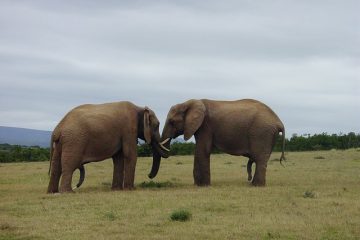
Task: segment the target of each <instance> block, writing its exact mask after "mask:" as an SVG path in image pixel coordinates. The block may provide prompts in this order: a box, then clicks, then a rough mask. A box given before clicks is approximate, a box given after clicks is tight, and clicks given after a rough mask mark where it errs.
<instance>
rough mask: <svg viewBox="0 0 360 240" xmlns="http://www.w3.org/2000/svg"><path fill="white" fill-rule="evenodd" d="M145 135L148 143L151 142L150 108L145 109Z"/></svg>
mask: <svg viewBox="0 0 360 240" xmlns="http://www.w3.org/2000/svg"><path fill="white" fill-rule="evenodd" d="M144 137H145V141H146V143H147V144H150V143H151V127H150V109H149V108H148V107H145V109H144Z"/></svg>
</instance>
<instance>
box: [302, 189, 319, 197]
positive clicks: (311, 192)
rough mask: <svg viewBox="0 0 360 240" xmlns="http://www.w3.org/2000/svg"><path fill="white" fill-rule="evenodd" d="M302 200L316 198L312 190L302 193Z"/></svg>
mask: <svg viewBox="0 0 360 240" xmlns="http://www.w3.org/2000/svg"><path fill="white" fill-rule="evenodd" d="M303 197H304V198H315V197H316V193H315V192H314V191H312V190H307V191H305V192H304V194H303Z"/></svg>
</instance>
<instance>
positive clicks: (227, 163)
mask: <svg viewBox="0 0 360 240" xmlns="http://www.w3.org/2000/svg"><path fill="white" fill-rule="evenodd" d="M224 164H226V165H231V164H233V162H231V161H228V162H225V163H224Z"/></svg>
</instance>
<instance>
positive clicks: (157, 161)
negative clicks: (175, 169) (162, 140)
mask: <svg viewBox="0 0 360 240" xmlns="http://www.w3.org/2000/svg"><path fill="white" fill-rule="evenodd" d="M160 162H161V155H160V153H159V152H158V151H157V150H156V149H153V164H152V167H151V172H150V173H149V175H148V177H149V178H151V179H153V178H154V177H156V175H157V173H158V171H159V167H160Z"/></svg>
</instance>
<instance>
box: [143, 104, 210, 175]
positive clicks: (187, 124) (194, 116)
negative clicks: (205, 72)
mask: <svg viewBox="0 0 360 240" xmlns="http://www.w3.org/2000/svg"><path fill="white" fill-rule="evenodd" d="M205 112H206V108H205V105H204V104H203V103H202V102H201V101H200V100H189V101H187V102H185V103H182V104H177V105H175V106H173V107H171V109H170V111H169V113H168V115H167V118H166V122H165V126H164V129H163V132H162V135H161V141H162V142H161V143H160V146H163V147H164V148H166V149H170V143H171V140H172V139H175V138H177V137H178V136H180V135H184V139H185V141H187V140H189V139H190V138H191V137H192V136H193V135H194V134H195V132H196V131H197V130H198V129H199V127H200V126H201V124H202V123H203V120H204V118H205ZM159 165H160V162H159ZM157 167H159V166H157ZM154 170H156V169H154ZM156 172H157V171H156ZM155 176H156V174H155V175H151V176H150V175H149V177H150V178H153V177H155Z"/></svg>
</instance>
